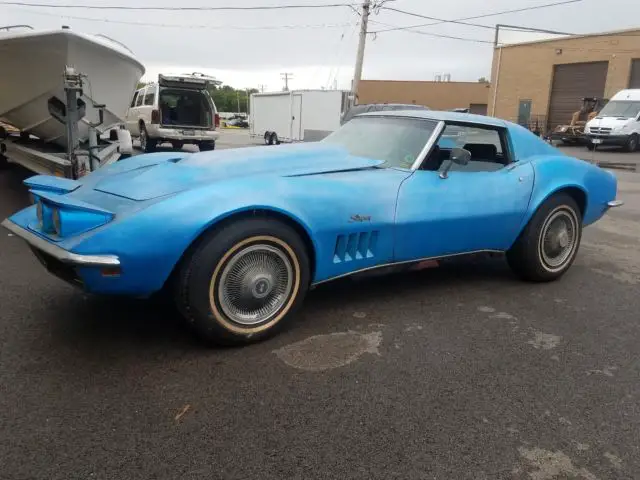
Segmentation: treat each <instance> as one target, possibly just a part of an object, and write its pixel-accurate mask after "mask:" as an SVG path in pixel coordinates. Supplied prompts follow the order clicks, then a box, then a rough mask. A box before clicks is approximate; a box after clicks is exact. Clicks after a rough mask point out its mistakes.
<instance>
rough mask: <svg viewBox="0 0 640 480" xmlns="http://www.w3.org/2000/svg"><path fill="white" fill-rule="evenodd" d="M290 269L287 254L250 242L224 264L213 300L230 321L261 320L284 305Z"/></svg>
mask: <svg viewBox="0 0 640 480" xmlns="http://www.w3.org/2000/svg"><path fill="white" fill-rule="evenodd" d="M293 277H294V270H293V266H292V263H291V259H290V258H289V256H288V255H287V254H286V253H285V252H284V251H282V250H281V249H279V248H277V247H275V246H272V245H268V244H254V245H251V246H248V247H246V248H244V249H242V250H240V251H238V252H237V253H235V254H234V255H233V256H232V257H231V258H230V259H229V260H228V261H227V264H226V265H225V266H224V269H223V270H222V274H221V275H220V280H219V282H218V287H217V289H216V290H217V295H216V297H217V298H216V300H217V303H218V304H219V305H220V308H221V309H222V311H223V312H224V314H225V315H226V316H227V317H228V318H229V320H231V321H232V322H235V323H238V324H241V325H256V324H260V323H264V322H267V321H269V320H270V319H272V318H273V317H274V316H276V315H277V314H278V313H279V312H280V310H281V309H282V308H283V307H284V306H285V305H286V304H287V302H288V300H289V299H290V297H291V293H292V291H293V286H294V282H293Z"/></svg>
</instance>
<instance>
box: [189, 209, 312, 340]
mask: <svg viewBox="0 0 640 480" xmlns="http://www.w3.org/2000/svg"><path fill="white" fill-rule="evenodd" d="M309 282H310V268H309V257H308V255H307V252H306V248H305V245H304V243H303V242H302V240H301V239H300V237H299V236H298V234H297V233H296V232H295V230H293V229H292V228H291V227H289V226H288V225H286V224H284V223H282V222H280V221H278V220H275V219H271V218H250V219H246V220H240V221H238V222H235V223H232V224H230V225H228V226H225V228H221V229H217V230H214V231H212V232H211V233H210V234H208V235H206V237H204V238H203V239H202V240H201V241H200V242H199V244H198V246H197V247H196V249H195V250H194V252H193V253H192V254H191V255H190V256H189V258H187V259H185V260H184V262H183V264H182V266H181V268H180V271H179V274H178V277H177V285H176V286H177V298H176V300H177V304H178V308H179V309H180V311H181V312H182V313H183V315H184V316H185V318H186V319H187V321H188V322H189V323H190V324H191V325H192V326H193V328H194V329H195V331H196V333H197V334H198V336H199V337H200V338H202V339H203V340H205V341H207V342H212V343H218V344H246V343H251V342H255V341H258V340H261V339H264V338H266V337H269V336H271V335H273V334H275V333H276V332H277V331H278V330H280V329H281V328H282V327H283V326H284V325H285V324H286V322H287V321H288V320H289V319H290V318H291V316H292V315H293V313H294V312H295V310H296V309H297V308H298V307H299V306H300V304H301V303H302V300H303V299H304V297H305V295H306V292H307V290H308V287H309Z"/></svg>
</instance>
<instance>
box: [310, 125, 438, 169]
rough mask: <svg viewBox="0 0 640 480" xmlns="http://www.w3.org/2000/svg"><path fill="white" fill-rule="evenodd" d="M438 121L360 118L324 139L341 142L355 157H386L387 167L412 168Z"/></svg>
mask: <svg viewBox="0 0 640 480" xmlns="http://www.w3.org/2000/svg"><path fill="white" fill-rule="evenodd" d="M437 124H438V123H437V122H436V121H433V120H424V119H419V118H402V117H370V116H364V117H356V118H354V119H353V120H351V121H350V122H349V123H346V124H344V125H343V126H342V127H340V128H339V129H338V130H336V131H335V132H333V133H331V134H330V135H329V136H327V137H325V138H324V139H323V140H322V142H324V143H330V144H334V145H340V146H341V147H344V148H345V149H346V150H347V151H348V152H349V153H350V154H351V155H354V156H358V157H366V158H373V159H376V160H383V161H384V164H383V165H381V166H384V167H400V168H411V166H412V165H413V163H414V162H415V160H416V159H417V158H418V155H419V154H420V152H421V151H422V149H423V148H424V146H425V145H426V143H427V141H428V140H429V137H431V135H432V134H433V131H434V130H435V128H436V125H437Z"/></svg>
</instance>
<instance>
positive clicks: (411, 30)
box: [369, 20, 493, 44]
mask: <svg viewBox="0 0 640 480" xmlns="http://www.w3.org/2000/svg"><path fill="white" fill-rule="evenodd" d="M369 21H370V22H371V23H376V24H378V25H382V26H386V27H393V25H389V24H388V23H383V22H379V21H377V20H369ZM403 30H404V31H406V32H409V33H416V34H418V35H427V36H429V37H436V38H448V39H450V40H462V41H465V42H472V43H483V44H493V42H491V41H489V40H482V39H480V38H465V37H456V36H455V35H445V34H443V33H432V32H423V31H422V30H414V29H403ZM382 31H386V30H382ZM379 32H380V31H377V32H369V33H372V34H376V33H379Z"/></svg>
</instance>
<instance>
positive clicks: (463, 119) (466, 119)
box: [358, 110, 507, 127]
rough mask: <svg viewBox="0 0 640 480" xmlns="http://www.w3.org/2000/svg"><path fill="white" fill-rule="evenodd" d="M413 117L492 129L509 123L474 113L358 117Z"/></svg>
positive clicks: (417, 112) (406, 112) (423, 112)
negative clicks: (487, 126)
mask: <svg viewBox="0 0 640 480" xmlns="http://www.w3.org/2000/svg"><path fill="white" fill-rule="evenodd" d="M379 116H384V117H412V118H424V119H427V120H435V121H437V122H439V121H444V122H460V123H475V124H478V125H491V126H492V127H506V126H507V122H505V121H504V120H500V119H499V118H495V117H488V116H486V115H474V114H473V113H459V112H443V111H438V110H394V111H386V112H385V111H382V112H367V113H362V114H360V115H358V117H379Z"/></svg>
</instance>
